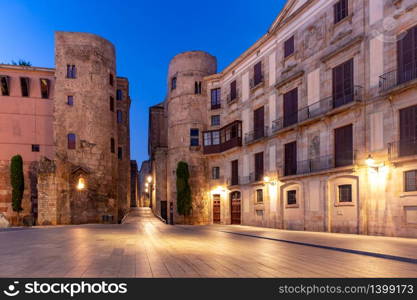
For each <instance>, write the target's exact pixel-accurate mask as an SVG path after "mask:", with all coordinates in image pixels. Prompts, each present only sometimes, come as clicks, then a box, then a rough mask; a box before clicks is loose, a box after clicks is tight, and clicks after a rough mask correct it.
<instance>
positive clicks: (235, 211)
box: [230, 192, 241, 225]
mask: <svg viewBox="0 0 417 300" xmlns="http://www.w3.org/2000/svg"><path fill="white" fill-rule="evenodd" d="M240 203H241V199H240V192H232V193H230V214H231V216H230V217H231V222H230V223H231V224H232V225H240V224H241V205H240Z"/></svg>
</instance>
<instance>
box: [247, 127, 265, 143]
mask: <svg viewBox="0 0 417 300" xmlns="http://www.w3.org/2000/svg"><path fill="white" fill-rule="evenodd" d="M267 136H268V126H264V127H260V128H259V129H255V130H254V131H251V132H248V133H246V134H245V144H251V143H255V142H257V141H259V140H261V139H263V138H265V137H267Z"/></svg>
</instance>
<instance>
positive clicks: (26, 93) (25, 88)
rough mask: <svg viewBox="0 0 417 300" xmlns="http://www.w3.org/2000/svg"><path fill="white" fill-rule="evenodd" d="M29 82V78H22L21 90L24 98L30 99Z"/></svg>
mask: <svg viewBox="0 0 417 300" xmlns="http://www.w3.org/2000/svg"><path fill="white" fill-rule="evenodd" d="M29 81H30V79H29V78H28V77H20V88H21V89H22V97H29Z"/></svg>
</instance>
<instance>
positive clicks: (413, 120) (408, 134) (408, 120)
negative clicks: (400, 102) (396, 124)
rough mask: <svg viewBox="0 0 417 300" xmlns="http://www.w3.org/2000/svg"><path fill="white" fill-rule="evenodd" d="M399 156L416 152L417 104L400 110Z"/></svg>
mask: <svg viewBox="0 0 417 300" xmlns="http://www.w3.org/2000/svg"><path fill="white" fill-rule="evenodd" d="M399 148H400V149H399V156H409V155H415V154H417V105H415V106H411V107H407V108H404V109H402V110H400V142H399Z"/></svg>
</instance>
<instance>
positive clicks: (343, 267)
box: [0, 210, 417, 277]
mask: <svg viewBox="0 0 417 300" xmlns="http://www.w3.org/2000/svg"><path fill="white" fill-rule="evenodd" d="M0 241H1V243H0V277H416V276H417V240H416V239H405V238H388V237H372V236H358V235H344V234H328V233H312V232H297V231H283V230H276V229H265V228H258V227H248V226H223V225H211V226H193V227H191V226H170V225H165V224H164V223H162V222H161V221H159V220H158V219H156V218H154V217H153V216H151V215H150V214H149V212H146V213H143V212H141V213H139V211H138V210H135V211H133V212H131V213H130V215H129V217H128V218H127V219H126V220H125V224H122V225H79V226H76V225H73V226H57V227H33V228H27V229H20V228H16V229H14V228H9V229H6V230H3V231H0Z"/></svg>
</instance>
